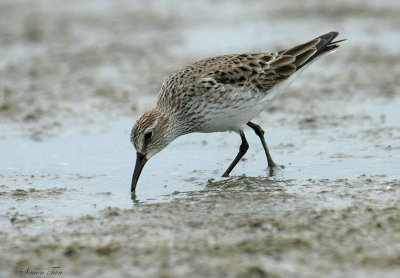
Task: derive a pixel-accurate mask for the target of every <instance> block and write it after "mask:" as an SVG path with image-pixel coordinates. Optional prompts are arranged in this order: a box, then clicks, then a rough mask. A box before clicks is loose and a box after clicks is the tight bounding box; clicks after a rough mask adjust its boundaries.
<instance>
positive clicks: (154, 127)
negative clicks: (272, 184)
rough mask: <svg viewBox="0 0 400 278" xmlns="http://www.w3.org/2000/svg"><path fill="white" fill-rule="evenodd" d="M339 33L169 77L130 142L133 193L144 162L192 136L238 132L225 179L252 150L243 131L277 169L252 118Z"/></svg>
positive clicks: (207, 62) (333, 44)
mask: <svg viewBox="0 0 400 278" xmlns="http://www.w3.org/2000/svg"><path fill="white" fill-rule="evenodd" d="M337 36H338V32H329V33H326V34H324V35H322V36H319V37H317V38H315V39H313V40H311V41H308V42H306V43H303V44H300V45H297V46H295V47H292V48H288V49H285V50H281V51H277V52H271V53H255V54H232V55H223V56H218V57H212V58H208V59H204V60H200V61H198V62H195V63H193V64H190V65H188V66H186V67H184V68H182V69H180V70H177V71H175V72H173V73H171V74H170V75H169V76H167V78H166V79H165V81H164V83H163V84H162V87H161V90H160V94H159V97H158V101H157V104H156V107H155V108H153V109H152V110H150V111H148V112H146V113H144V114H143V115H142V116H141V117H140V118H139V119H138V120H137V122H136V123H135V125H134V126H133V128H132V132H131V138H130V139H131V142H132V144H133V145H134V147H135V149H136V152H137V157H136V164H135V169H134V172H133V176H132V183H131V192H134V191H135V189H136V185H137V182H138V180H139V177H140V174H141V172H142V169H143V167H144V166H145V164H146V162H147V161H148V160H149V159H150V158H151V157H152V156H154V155H155V154H157V153H158V152H160V151H161V150H162V149H164V148H165V147H166V146H168V144H169V143H171V142H172V141H173V140H175V139H176V138H177V137H179V136H182V135H185V134H189V133H193V132H204V133H211V132H225V131H234V132H237V133H238V134H239V135H240V137H241V140H242V143H241V145H240V147H239V152H238V153H237V155H236V157H235V158H234V160H233V161H232V163H231V164H230V165H229V167H228V168H227V170H226V171H225V172H224V174H223V176H224V177H227V176H229V174H230V173H231V171H232V170H233V168H234V167H235V166H236V164H237V163H238V162H239V161H240V159H241V158H242V157H243V156H244V154H245V153H246V151H247V150H248V148H249V144H248V142H247V140H246V136H245V134H244V131H243V129H244V127H245V126H248V127H250V128H251V129H253V130H254V132H255V133H256V135H257V136H258V137H259V138H260V141H261V144H262V146H263V149H264V152H265V155H266V157H267V163H268V167H269V169H270V170H271V171H272V170H273V168H274V167H275V166H276V164H275V163H274V161H273V160H272V157H271V154H270V152H269V149H268V147H267V143H266V140H265V137H264V131H263V129H262V128H261V127H260V126H259V125H257V124H255V123H253V122H252V120H253V118H254V117H255V116H257V115H258V114H259V113H260V112H262V111H263V110H265V108H266V107H267V106H268V105H269V104H270V103H271V101H272V100H273V99H275V97H277V96H278V95H280V94H282V93H283V92H284V90H285V89H286V87H287V86H288V85H289V84H290V82H291V81H292V80H293V79H294V78H295V77H296V76H297V75H298V74H299V73H300V72H301V71H302V70H304V69H305V68H306V67H307V66H308V65H310V64H311V62H313V61H315V60H316V59H317V58H320V57H322V56H325V55H327V54H330V53H332V52H334V51H335V50H336V49H337V48H338V47H339V44H338V43H339V42H342V41H344V40H337V41H334V39H335V38H336V37H337Z"/></svg>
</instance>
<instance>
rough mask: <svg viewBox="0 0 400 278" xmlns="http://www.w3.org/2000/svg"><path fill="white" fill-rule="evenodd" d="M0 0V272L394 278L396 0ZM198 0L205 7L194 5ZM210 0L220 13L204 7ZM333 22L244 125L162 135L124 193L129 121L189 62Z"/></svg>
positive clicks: (398, 146) (399, 169)
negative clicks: (312, 52)
mask: <svg viewBox="0 0 400 278" xmlns="http://www.w3.org/2000/svg"><path fill="white" fill-rule="evenodd" d="M81 2H82V1H72V0H69V1H62V0H60V1H50V2H49V1H47V2H46V1H44V2H43V1H42V2H40V1H39V2H37V3H36V2H35V3H33V2H32V3H26V2H24V1H8V0H5V1H0V15H1V16H0V45H1V47H2V49H3V50H4V51H3V56H1V59H0V123H1V127H2V131H5V132H1V133H0V143H1V148H0V157H1V159H0V227H2V229H0V251H1V252H0V277H16V276H18V277H19V276H20V275H19V271H20V270H21V269H24V268H26V267H27V266H31V267H32V268H35V269H41V268H46V267H48V266H51V265H59V266H61V267H62V270H63V273H64V275H65V276H66V277H110V276H113V277H188V276H191V277H192V276H193V277H285V278H286V277H307V278H309V277H341V278H342V277H352V278H353V277H379V278H382V277H393V278H394V277H396V278H397V277H399V276H400V275H399V273H400V268H399V265H400V262H399V256H398V254H399V248H398V246H397V245H396V242H400V233H399V231H400V226H399V223H400V209H399V208H400V203H399V202H400V201H399V198H398V195H399V190H400V140H399V139H400V123H399V121H398V119H399V117H400V112H399V111H400V109H399V107H400V98H399V89H398V88H400V83H399V80H400V74H399V73H400V68H399V65H400V61H399V57H400V56H399V50H398V43H399V38H400V36H399V30H398V25H399V24H398V23H399V17H398V14H399V11H400V6H399V2H398V1H384V2H383V1H372V0H370V1H360V2H359V1H350V2H349V1H342V0H336V1H330V2H329V4H326V3H322V2H320V1H314V0H310V1H305V2H301V3H300V2H299V3H298V2H295V1H286V0H283V1H265V2H257V1H256V2H254V1H250V2H249V1H210V2H207V1H206V2H201V3H200V2H199V3H192V2H188V1H186V2H171V1H135V2H132V3H130V4H127V2H126V1H118V0H115V1H107V0H101V1H94V0H91V1H86V2H85V5H82V3H81ZM204 3H206V4H204ZM221 11H223V12H221ZM331 30H338V31H340V38H347V39H348V41H346V42H344V43H343V44H342V46H341V47H340V48H339V50H338V51H337V52H336V53H334V54H332V55H331V56H328V57H326V58H324V59H321V61H318V62H316V63H314V64H313V65H312V66H310V68H309V69H307V71H306V72H304V73H303V74H302V75H301V76H300V77H299V78H298V80H296V81H295V82H294V83H293V84H292V85H291V87H290V88H289V90H288V92H287V93H286V94H285V95H283V96H281V97H280V98H279V99H277V100H276V101H275V102H274V103H273V105H272V106H271V107H270V108H269V109H268V111H267V112H265V113H262V114H261V115H260V116H259V117H257V118H256V119H255V120H254V122H256V123H258V124H260V125H261V126H262V127H263V128H264V129H265V131H266V139H267V142H268V145H269V147H270V150H271V153H272V156H273V158H274V160H275V162H276V163H278V164H281V165H283V166H284V168H278V169H277V170H276V171H275V173H274V175H273V176H268V169H266V158H265V155H264V153H263V150H262V147H261V144H260V142H259V139H258V137H257V136H256V135H255V134H254V133H253V131H252V130H250V129H246V130H245V131H246V136H247V138H248V141H249V143H250V149H249V151H248V153H247V154H246V155H245V157H244V159H243V161H241V162H240V163H239V164H238V165H237V166H236V168H235V169H234V170H233V172H232V177H231V178H221V177H220V176H221V174H222V173H223V172H224V170H225V168H226V167H227V166H228V165H229V163H230V162H231V160H232V159H233V157H234V156H235V155H236V152H237V150H238V147H239V144H240V138H239V136H238V135H237V134H234V133H214V134H192V135H187V136H183V137H181V138H178V139H177V140H176V141H174V142H173V143H172V144H171V145H170V146H168V147H167V148H166V149H165V150H163V151H162V152H161V153H159V154H157V155H156V156H154V157H153V158H152V159H151V160H150V161H149V162H148V163H147V165H146V167H145V168H144V170H143V172H142V175H141V178H140V180H139V183H138V186H137V192H136V195H135V197H134V198H133V200H132V199H131V194H130V192H129V190H130V182H131V175H132V172H133V167H134V163H135V158H136V154H135V151H134V148H133V146H131V144H130V142H129V133H130V128H131V126H132V124H133V123H134V121H135V119H136V118H137V117H138V116H139V115H140V113H142V112H144V111H146V110H147V109H149V108H150V107H152V106H153V105H154V103H155V100H156V96H157V92H158V90H159V88H160V85H161V83H162V80H163V78H164V77H165V76H166V75H167V74H168V73H169V72H171V71H173V70H176V69H177V68H179V67H182V66H183V65H186V64H188V63H190V62H193V61H196V60H199V59H202V58H205V57H208V56H212V55H221V54H227V53H240V52H259V51H272V50H276V49H281V48H282V47H287V46H290V45H293V44H296V43H300V42H303V41H304V40H306V39H311V38H313V37H315V36H318V35H320V34H322V33H324V32H327V31H331Z"/></svg>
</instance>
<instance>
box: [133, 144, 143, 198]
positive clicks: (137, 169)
mask: <svg viewBox="0 0 400 278" xmlns="http://www.w3.org/2000/svg"><path fill="white" fill-rule="evenodd" d="M146 162H147V158H146V156H145V155H144V154H141V153H139V152H138V153H137V156H136V165H135V170H134V171H133V176H132V185H131V192H134V191H135V189H136V184H137V182H138V180H139V176H140V173H141V172H142V169H143V166H144V165H145V164H146Z"/></svg>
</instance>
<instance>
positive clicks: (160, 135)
mask: <svg viewBox="0 0 400 278" xmlns="http://www.w3.org/2000/svg"><path fill="white" fill-rule="evenodd" d="M176 137H177V136H176V135H175V132H174V128H173V127H172V122H171V121H170V120H169V119H168V117H166V116H165V115H163V114H162V113H161V112H160V111H159V110H158V109H157V108H154V109H152V110H150V111H148V112H146V113H144V114H143V115H142V116H141V117H140V118H139V119H138V120H137V121H136V123H135V125H134V126H133V128H132V132H131V142H132V144H133V145H134V147H135V149H136V152H137V158H136V165H135V170H134V172H133V177H132V186H131V192H133V191H135V188H136V184H137V182H138V180H139V176H140V173H141V172H142V169H143V167H144V165H145V164H146V162H147V161H148V160H149V159H150V158H151V157H152V156H153V155H155V154H157V153H158V152H160V151H161V150H162V149H164V148H165V147H166V146H168V144H169V143H171V142H172V141H173V140H174V139H175V138H176Z"/></svg>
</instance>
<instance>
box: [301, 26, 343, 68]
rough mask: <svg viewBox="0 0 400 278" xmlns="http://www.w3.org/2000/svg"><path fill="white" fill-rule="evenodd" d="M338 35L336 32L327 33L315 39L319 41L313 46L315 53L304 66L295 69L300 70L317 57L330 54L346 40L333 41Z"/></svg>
mask: <svg viewBox="0 0 400 278" xmlns="http://www.w3.org/2000/svg"><path fill="white" fill-rule="evenodd" d="M338 35H339V33H338V32H329V33H327V34H325V35H322V36H319V37H317V38H315V39H320V41H319V42H318V43H317V45H316V46H315V48H316V49H317V51H316V52H315V53H314V54H313V55H312V56H311V57H310V58H309V59H308V60H307V61H306V62H305V63H304V64H302V65H301V66H299V67H298V68H297V69H300V68H301V67H303V66H304V65H306V64H308V63H309V62H311V61H312V60H314V59H316V58H318V57H322V56H324V55H327V54H329V53H330V52H332V51H333V50H334V49H336V48H338V47H339V44H338V43H340V42H342V41H345V40H346V39H344V40H338V41H333V40H334V39H335V38H336V37H337V36H338Z"/></svg>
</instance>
